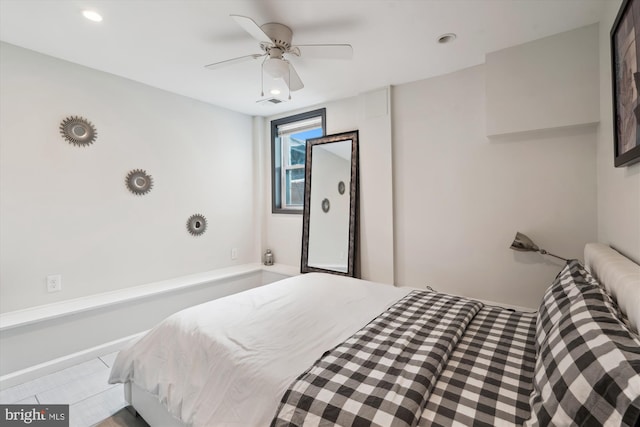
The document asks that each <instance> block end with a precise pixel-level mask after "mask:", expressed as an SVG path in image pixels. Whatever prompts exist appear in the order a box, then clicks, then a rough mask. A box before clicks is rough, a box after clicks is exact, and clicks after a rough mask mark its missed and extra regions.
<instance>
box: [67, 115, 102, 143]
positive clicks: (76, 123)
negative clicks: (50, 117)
mask: <svg viewBox="0 0 640 427" xmlns="http://www.w3.org/2000/svg"><path fill="white" fill-rule="evenodd" d="M60 133H61V134H62V137H63V138H64V139H66V140H67V141H68V142H69V143H70V144H73V145H77V146H79V147H86V146H87V145H91V144H93V141H95V140H96V138H97V137H98V132H97V131H96V128H95V127H94V126H93V124H91V122H90V121H89V120H87V119H85V118H84V117H79V116H69V117H67V118H66V119H64V120H63V121H62V123H60Z"/></svg>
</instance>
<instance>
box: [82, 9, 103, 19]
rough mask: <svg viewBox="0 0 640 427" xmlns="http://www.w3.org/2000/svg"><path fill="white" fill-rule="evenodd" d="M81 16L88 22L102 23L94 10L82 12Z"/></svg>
mask: <svg viewBox="0 0 640 427" xmlns="http://www.w3.org/2000/svg"><path fill="white" fill-rule="evenodd" d="M82 16H84V17H85V18H87V19H88V20H89V21H93V22H102V15H100V14H99V13H98V12H96V11H95V10H83V11H82Z"/></svg>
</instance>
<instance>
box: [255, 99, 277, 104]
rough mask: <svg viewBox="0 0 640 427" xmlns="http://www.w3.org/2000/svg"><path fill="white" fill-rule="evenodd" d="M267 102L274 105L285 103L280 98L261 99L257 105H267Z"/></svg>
mask: <svg viewBox="0 0 640 427" xmlns="http://www.w3.org/2000/svg"><path fill="white" fill-rule="evenodd" d="M265 102H270V103H272V104H280V103H281V102H284V101H283V100H282V99H278V98H265V99H259V100H257V101H256V103H258V104H260V103H265Z"/></svg>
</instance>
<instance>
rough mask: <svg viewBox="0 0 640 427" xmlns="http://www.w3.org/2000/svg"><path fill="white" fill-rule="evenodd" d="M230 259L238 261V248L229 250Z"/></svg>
mask: <svg viewBox="0 0 640 427" xmlns="http://www.w3.org/2000/svg"><path fill="white" fill-rule="evenodd" d="M231 259H238V248H231Z"/></svg>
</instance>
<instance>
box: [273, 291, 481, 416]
mask: <svg viewBox="0 0 640 427" xmlns="http://www.w3.org/2000/svg"><path fill="white" fill-rule="evenodd" d="M481 307H482V303H480V302H478V301H472V300H468V299H465V298H460V297H456V296H452V295H446V294H437V293H431V292H427V291H413V292H411V293H410V294H409V295H407V296H406V297H405V298H403V299H402V300H400V301H398V302H397V303H396V304H394V305H393V306H392V307H391V308H390V309H389V310H387V311H385V312H384V313H383V314H381V315H380V316H378V317H377V318H376V319H374V320H373V321H372V322H371V323H369V324H368V325H367V326H365V327H364V328H363V329H361V330H360V331H359V332H357V333H356V334H355V335H353V336H352V337H351V338H349V339H348V340H347V341H345V342H344V343H343V344H340V345H339V346H337V347H336V348H334V349H333V350H330V351H328V352H327V353H325V355H324V356H323V357H322V358H321V359H320V360H318V361H317V362H316V364H315V365H314V366H313V367H311V368H310V369H309V370H308V371H306V372H305V373H304V374H302V375H301V376H300V377H298V379H297V380H296V381H295V382H294V383H293V384H292V385H291V386H290V388H289V390H287V392H286V393H285V394H284V396H283V398H282V401H281V403H280V406H279V408H278V412H277V415H276V417H275V418H274V420H273V421H272V423H271V425H272V426H301V425H305V426H307V425H340V426H365V425H367V426H370V425H375V426H405V425H406V426H415V425H416V424H417V423H418V421H419V419H420V415H421V413H422V410H423V408H424V406H425V404H426V402H427V400H428V399H429V394H430V392H431V390H432V389H433V386H434V384H435V382H436V380H437V378H438V376H439V374H440V372H441V371H442V369H443V367H444V366H445V365H446V363H447V359H448V358H449V356H450V354H451V352H452V351H453V349H454V348H455V347H456V345H457V344H458V341H459V340H460V338H461V337H462V335H463V333H464V331H465V329H466V327H467V325H468V324H469V322H470V321H471V319H472V318H473V317H474V316H475V315H476V313H477V312H478V310H480V308H481Z"/></svg>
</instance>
